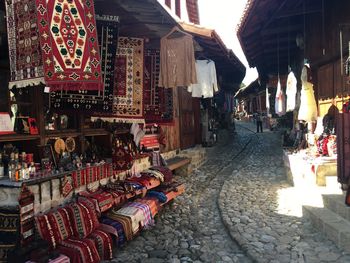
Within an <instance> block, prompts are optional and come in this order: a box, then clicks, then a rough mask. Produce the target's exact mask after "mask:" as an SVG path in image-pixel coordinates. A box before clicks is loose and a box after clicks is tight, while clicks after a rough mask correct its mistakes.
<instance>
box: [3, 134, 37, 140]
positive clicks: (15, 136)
mask: <svg viewBox="0 0 350 263" xmlns="http://www.w3.org/2000/svg"><path fill="white" fill-rule="evenodd" d="M37 139H40V135H31V134H16V133H15V134H3V135H0V142H15V141H31V140H37Z"/></svg>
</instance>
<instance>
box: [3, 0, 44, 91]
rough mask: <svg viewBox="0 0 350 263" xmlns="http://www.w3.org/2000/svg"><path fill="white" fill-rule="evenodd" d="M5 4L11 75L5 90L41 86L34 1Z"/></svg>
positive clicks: (11, 1)
mask: <svg viewBox="0 0 350 263" xmlns="http://www.w3.org/2000/svg"><path fill="white" fill-rule="evenodd" d="M5 3H6V13H7V14H6V17H7V34H8V44H9V55H10V71H11V77H10V83H9V88H12V87H14V86H17V87H18V88H22V87H26V86H29V85H39V84H40V83H44V78H43V77H44V72H43V63H42V59H41V52H40V50H41V49H40V41H39V37H38V24H37V12H36V6H35V1H32V0H9V1H5Z"/></svg>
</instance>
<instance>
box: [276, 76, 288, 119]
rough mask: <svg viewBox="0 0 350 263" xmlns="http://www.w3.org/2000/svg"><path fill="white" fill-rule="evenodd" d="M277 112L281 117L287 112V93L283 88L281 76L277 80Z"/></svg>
mask: <svg viewBox="0 0 350 263" xmlns="http://www.w3.org/2000/svg"><path fill="white" fill-rule="evenodd" d="M275 113H276V114H277V115H278V116H280V117H281V116H283V115H284V114H285V113H286V108H285V95H284V93H283V90H282V88H281V81H280V79H279V78H278V82H277V91H276V99H275Z"/></svg>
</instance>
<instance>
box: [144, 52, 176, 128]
mask: <svg viewBox="0 0 350 263" xmlns="http://www.w3.org/2000/svg"><path fill="white" fill-rule="evenodd" d="M159 67H160V52H159V50H146V52H145V66H144V77H143V83H144V104H145V121H146V122H147V123H172V121H173V90H172V89H165V88H162V87H158V86H157V84H158V79H159Z"/></svg>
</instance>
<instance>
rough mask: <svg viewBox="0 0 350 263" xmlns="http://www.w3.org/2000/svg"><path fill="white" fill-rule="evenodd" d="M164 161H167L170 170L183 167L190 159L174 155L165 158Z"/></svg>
mask: <svg viewBox="0 0 350 263" xmlns="http://www.w3.org/2000/svg"><path fill="white" fill-rule="evenodd" d="M166 163H167V167H168V168H169V169H170V170H172V171H175V170H176V169H179V168H182V167H185V166H187V165H188V164H190V163H191V159H190V158H187V157H179V156H176V157H174V158H171V159H168V160H166Z"/></svg>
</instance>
